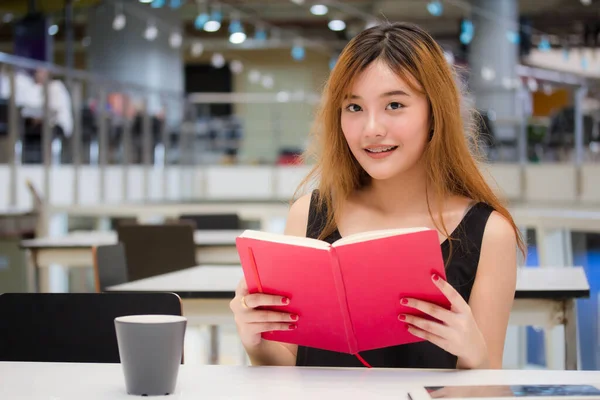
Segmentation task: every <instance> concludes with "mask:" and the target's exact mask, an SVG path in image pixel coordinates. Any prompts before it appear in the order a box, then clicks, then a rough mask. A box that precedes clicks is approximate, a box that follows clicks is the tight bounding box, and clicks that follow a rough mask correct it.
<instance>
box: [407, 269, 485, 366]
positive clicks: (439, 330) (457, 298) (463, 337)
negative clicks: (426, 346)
mask: <svg viewBox="0 0 600 400" xmlns="http://www.w3.org/2000/svg"><path fill="white" fill-rule="evenodd" d="M432 280H433V283H434V284H435V285H436V286H437V287H438V289H440V291H441V292H442V293H443V294H444V296H446V298H447V299H448V301H449V302H450V304H451V308H450V310H447V309H445V308H443V307H440V306H438V305H436V304H432V303H429V302H426V301H422V300H417V299H413V298H403V299H401V300H400V304H402V305H403V306H405V307H411V308H414V309H417V310H419V311H422V312H424V313H425V314H427V315H430V316H432V317H433V318H435V319H436V320H438V321H439V322H438V321H432V320H430V319H426V318H422V317H417V316H414V315H408V314H401V315H400V316H399V319H400V320H401V321H404V322H406V323H407V324H408V330H409V332H410V333H412V334H413V335H415V336H417V337H420V338H422V339H425V340H427V341H429V342H431V343H433V344H435V345H436V346H438V347H440V348H442V349H443V350H446V351H447V352H449V353H451V354H454V355H455V356H457V357H458V359H459V360H458V367H459V368H466V369H474V368H486V367H487V365H488V364H489V357H488V351H487V346H486V343H485V338H484V337H483V334H482V333H481V331H480V330H479V327H478V326H477V323H476V322H475V319H474V318H473V314H472V313H471V307H469V305H468V304H467V302H465V300H464V299H463V298H462V296H461V295H460V294H459V293H458V292H457V291H456V290H455V289H454V288H453V287H452V286H451V285H450V284H449V283H448V282H446V281H445V280H443V279H441V278H440V277H439V276H438V275H433V276H432Z"/></svg>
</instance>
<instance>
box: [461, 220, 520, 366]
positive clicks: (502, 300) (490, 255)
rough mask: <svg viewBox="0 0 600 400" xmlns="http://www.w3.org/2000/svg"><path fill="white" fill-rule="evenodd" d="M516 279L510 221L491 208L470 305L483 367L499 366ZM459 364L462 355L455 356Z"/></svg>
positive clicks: (513, 243) (513, 235)
mask: <svg viewBox="0 0 600 400" xmlns="http://www.w3.org/2000/svg"><path fill="white" fill-rule="evenodd" d="M516 279H517V242H516V235H515V232H514V230H513V228H512V226H511V224H510V223H509V222H508V221H507V220H506V219H505V218H504V217H503V216H502V215H500V214H498V213H496V212H493V213H492V214H491V215H490V217H489V219H488V222H487V225H486V228H485V232H484V235H483V242H482V245H481V253H480V257H479V266H478V267H477V276H476V279H475V283H474V284H473V289H472V291H471V297H470V298H469V306H470V307H471V312H472V314H473V317H474V319H475V321H476V323H477V326H478V327H479V330H480V331H481V334H482V335H483V337H484V339H485V343H486V345H487V353H488V362H487V365H483V366H482V367H483V368H492V369H498V368H502V356H503V354H504V341H505V338H506V330H507V328H508V319H509V316H510V312H511V308H512V304H513V299H514V295H515V290H516ZM457 366H458V367H459V368H460V367H461V359H460V358H459V359H458V365H457Z"/></svg>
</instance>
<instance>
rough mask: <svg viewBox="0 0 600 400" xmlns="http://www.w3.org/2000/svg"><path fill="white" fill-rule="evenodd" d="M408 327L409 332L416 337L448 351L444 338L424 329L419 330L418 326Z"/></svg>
mask: <svg viewBox="0 0 600 400" xmlns="http://www.w3.org/2000/svg"><path fill="white" fill-rule="evenodd" d="M407 327H408V331H409V332H410V333H412V334H413V335H415V336H416V337H419V338H421V339H424V340H427V341H428V342H431V343H433V344H435V345H436V346H438V347H439V348H441V349H443V350H446V351H448V349H447V346H446V345H447V342H446V340H444V339H443V338H442V337H440V336H438V335H435V334H433V333H431V332H427V331H424V330H423V329H420V328H417V327H416V326H412V325H407Z"/></svg>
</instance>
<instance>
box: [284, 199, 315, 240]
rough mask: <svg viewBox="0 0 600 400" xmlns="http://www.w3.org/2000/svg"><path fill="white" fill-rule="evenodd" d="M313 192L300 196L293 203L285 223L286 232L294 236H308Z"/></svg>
mask: <svg viewBox="0 0 600 400" xmlns="http://www.w3.org/2000/svg"><path fill="white" fill-rule="evenodd" d="M311 198H312V194H311V193H308V194H305V195H304V196H302V197H300V198H299V199H298V200H296V201H295V202H294V204H292V206H291V207H290V211H289V212H288V217H287V221H286V225H285V234H286V235H292V236H306V226H307V225H308V211H309V208H310V201H311Z"/></svg>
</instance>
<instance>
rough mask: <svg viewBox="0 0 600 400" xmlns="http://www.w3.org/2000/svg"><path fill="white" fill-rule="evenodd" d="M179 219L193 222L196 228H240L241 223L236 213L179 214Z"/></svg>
mask: <svg viewBox="0 0 600 400" xmlns="http://www.w3.org/2000/svg"><path fill="white" fill-rule="evenodd" d="M179 220H180V221H190V222H193V223H194V224H195V225H196V229H197V230H221V229H233V230H237V229H242V223H241V221H240V217H239V216H238V215H237V214H201V215H200V214H198V215H181V216H180V217H179Z"/></svg>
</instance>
